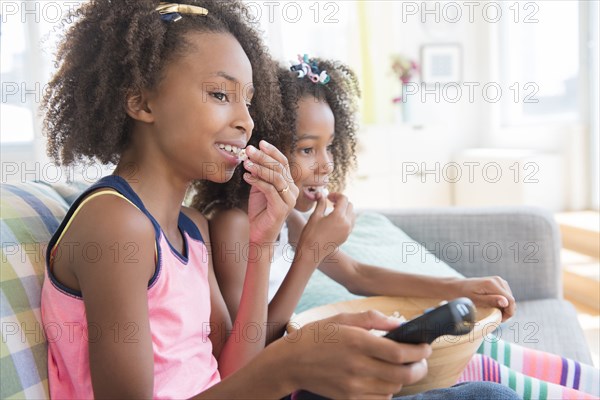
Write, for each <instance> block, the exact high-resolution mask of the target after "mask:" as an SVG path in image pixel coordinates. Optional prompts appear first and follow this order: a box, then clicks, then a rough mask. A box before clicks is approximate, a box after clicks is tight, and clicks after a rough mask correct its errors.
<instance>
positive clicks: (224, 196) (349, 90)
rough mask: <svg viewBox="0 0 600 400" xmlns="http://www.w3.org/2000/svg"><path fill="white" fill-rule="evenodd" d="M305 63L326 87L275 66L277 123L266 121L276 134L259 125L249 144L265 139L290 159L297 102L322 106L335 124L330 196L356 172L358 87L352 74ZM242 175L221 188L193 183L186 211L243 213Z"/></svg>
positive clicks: (332, 64) (245, 188)
mask: <svg viewBox="0 0 600 400" xmlns="http://www.w3.org/2000/svg"><path fill="white" fill-rule="evenodd" d="M310 62H311V63H313V62H315V63H316V65H317V67H318V69H319V70H320V71H327V74H328V75H329V76H330V78H331V79H330V80H329V82H328V83H326V84H324V85H323V84H320V83H313V82H312V81H311V80H310V79H309V78H308V77H304V78H298V75H297V73H295V72H292V71H290V69H289V68H285V67H281V66H280V67H279V68H278V73H277V77H278V83H279V85H278V89H279V90H280V91H281V104H280V105H281V108H282V110H283V114H282V119H281V120H280V121H271V124H272V125H271V126H273V127H276V128H277V130H276V131H273V130H270V129H269V127H267V126H264V125H262V124H261V123H260V122H258V123H256V124H255V127H254V133H253V135H252V142H253V143H258V141H259V140H261V139H265V140H267V141H268V142H270V143H272V144H273V145H275V146H276V147H278V148H279V149H280V150H282V151H283V153H284V154H287V155H289V154H291V153H292V152H293V150H294V148H295V144H296V134H295V133H296V120H297V114H298V103H299V101H300V99H302V98H303V97H312V98H314V99H317V100H319V101H325V102H326V103H327V104H328V105H329V107H330V108H331V111H332V112H333V115H334V118H335V136H334V139H333V143H332V153H333V162H334V169H333V172H332V174H331V177H330V179H329V188H330V189H331V190H332V191H340V190H343V189H344V187H345V184H346V178H347V175H348V172H350V171H351V170H352V169H354V167H355V166H356V156H355V152H356V132H357V130H358V123H357V120H356V115H357V111H358V100H359V98H360V87H359V84H358V79H357V77H356V74H355V73H354V72H353V71H352V69H350V68H349V67H348V66H346V65H345V64H342V63H341V62H338V61H333V60H322V59H319V58H313V59H311V60H310ZM290 161H291V162H293V160H290ZM242 173H243V171H242V168H238V170H236V175H235V176H234V178H232V179H231V180H230V181H229V182H227V183H225V184H215V183H211V182H207V181H198V182H196V183H195V184H194V189H195V194H194V197H193V199H192V201H191V206H192V207H194V208H196V209H197V210H199V211H200V212H203V213H204V214H206V215H210V213H211V212H212V211H214V209H215V208H234V207H238V208H242V209H245V208H246V207H247V200H248V194H249V192H250V186H249V185H248V184H247V183H246V182H245V181H243V179H242V178H241V175H242Z"/></svg>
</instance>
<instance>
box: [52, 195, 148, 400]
mask: <svg viewBox="0 0 600 400" xmlns="http://www.w3.org/2000/svg"><path fill="white" fill-rule="evenodd" d="M100 199H101V200H100V201H99V200H98V199H93V200H91V201H90V202H89V203H87V204H86V205H85V206H84V207H83V208H82V209H81V210H80V212H79V214H78V215H77V216H76V217H75V218H74V219H73V222H72V224H71V227H70V228H69V230H68V231H67V232H66V234H65V237H64V238H63V241H62V242H61V243H65V242H75V243H78V244H79V245H80V246H77V247H78V248H79V249H81V248H83V246H85V245H89V244H93V245H94V247H95V248H96V249H97V250H98V251H97V254H98V259H94V260H93V261H92V260H90V258H89V257H87V256H86V254H85V252H81V251H76V252H74V254H73V257H68V260H60V261H59V262H67V263H68V269H69V270H71V271H72V272H73V274H74V276H75V278H76V280H77V282H78V285H79V288H80V289H81V292H82V295H83V301H84V305H85V312H86V317H87V323H88V326H90V327H91V326H93V327H94V328H95V329H96V330H98V331H99V332H101V334H99V335H97V338H95V339H96V340H90V341H89V342H88V343H89V361H90V374H91V379H92V386H93V390H94V396H95V397H96V398H149V397H152V396H153V389H154V361H153V350H152V341H151V335H150V326H149V317H148V303H147V289H148V281H149V280H150V279H151V277H152V275H153V273H154V270H155V262H154V229H153V227H152V225H151V223H150V221H149V220H148V218H147V217H146V216H145V215H143V214H142V213H141V212H140V211H139V210H137V209H136V208H134V207H133V206H132V205H130V204H129V203H127V202H126V201H125V200H123V199H121V198H118V197H115V196H108V195H106V196H102V197H101V198H100ZM106 215H110V216H111V217H112V218H114V220H118V221H122V223H120V224H113V223H110V222H108V221H107V219H106ZM131 244H133V246H135V249H136V253H135V256H134V258H133V260H127V262H126V261H125V260H124V259H123V258H119V257H118V254H119V253H118V252H115V251H114V249H115V247H114V246H119V248H123V246H130V245H131ZM59 246H60V244H59ZM55 267H56V265H55ZM130 327H133V328H134V330H135V334H134V336H133V337H129V336H127V335H126V333H130V332H131V331H130V330H129V331H128V329H129V328H130ZM115 329H116V330H117V331H115ZM126 336H127V337H128V339H127V340H126V339H125V337H126Z"/></svg>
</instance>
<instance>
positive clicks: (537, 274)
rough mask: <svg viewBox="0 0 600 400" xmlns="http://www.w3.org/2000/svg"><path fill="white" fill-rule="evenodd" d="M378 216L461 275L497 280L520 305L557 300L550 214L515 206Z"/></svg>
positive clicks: (556, 245)
mask: <svg viewBox="0 0 600 400" xmlns="http://www.w3.org/2000/svg"><path fill="white" fill-rule="evenodd" d="M379 212H381V211H379ZM383 213H384V214H385V215H386V216H387V217H388V218H389V219H390V220H391V221H392V222H393V223H394V224H396V225H397V226H398V227H400V228H401V229H402V230H404V231H405V232H406V233H407V234H408V235H409V236H411V237H412V238H413V239H414V240H416V241H418V242H420V243H421V244H423V245H424V246H425V247H426V248H427V249H428V250H429V251H431V252H432V253H433V254H435V255H436V256H437V257H439V258H440V259H442V260H443V261H445V262H446V263H447V264H448V265H450V266H451V267H453V268H454V269H456V270H457V271H459V272H460V273H462V274H463V275H465V276H469V277H476V276H490V275H499V276H501V277H502V278H504V279H506V280H507V281H508V283H509V284H510V286H511V288H512V290H513V294H514V295H515V298H516V299H517V300H519V301H523V300H533V299H544V298H562V284H561V275H560V253H559V252H560V247H561V245H560V233H559V229H558V226H557V224H556V222H555V221H554V218H553V216H552V214H550V213H549V212H546V211H544V210H541V209H538V208H533V207H524V206H516V207H484V208H461V207H452V208H428V209H402V210H385V211H383Z"/></svg>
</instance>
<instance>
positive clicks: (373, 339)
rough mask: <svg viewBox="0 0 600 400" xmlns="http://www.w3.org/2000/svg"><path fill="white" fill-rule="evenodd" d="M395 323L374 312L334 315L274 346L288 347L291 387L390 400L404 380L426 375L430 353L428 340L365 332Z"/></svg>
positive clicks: (325, 393)
mask: <svg viewBox="0 0 600 400" xmlns="http://www.w3.org/2000/svg"><path fill="white" fill-rule="evenodd" d="M397 326H398V322H397V321H393V320H391V319H389V318H387V317H386V316H385V315H383V314H381V313H379V312H377V311H367V312H363V313H358V314H339V315H337V316H334V317H331V318H328V319H324V320H321V321H317V322H313V323H311V324H309V325H307V326H305V327H303V328H302V329H300V330H298V331H296V332H293V333H292V334H290V335H288V336H286V337H285V338H283V339H281V340H279V341H278V342H276V343H274V345H276V346H281V347H282V348H287V351H289V352H291V354H290V356H291V357H290V360H293V361H290V364H289V368H294V369H295V370H294V371H292V374H293V376H295V377H297V378H296V379H297V382H296V385H297V386H296V385H294V386H296V387H301V388H303V389H305V390H308V391H310V392H313V393H318V394H320V395H322V396H326V397H327V398H333V399H335V398H343V399H348V398H359V399H360V398H369V399H379V398H382V399H389V398H390V396H391V395H392V394H394V393H397V392H399V391H400V389H401V388H402V386H403V385H406V384H411V383H414V382H417V381H418V380H420V379H422V378H423V377H425V375H426V374H427V363H426V361H425V359H426V358H427V357H429V356H430V355H431V347H430V346H429V345H427V344H420V345H414V344H405V343H396V342H394V341H393V340H390V339H386V338H382V337H377V336H375V335H372V334H371V333H369V331H368V329H378V330H390V329H393V328H395V327H397ZM280 351H282V350H280ZM283 351H285V350H283ZM283 351H282V352H283ZM288 354H289V353H288Z"/></svg>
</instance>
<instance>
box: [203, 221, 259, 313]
mask: <svg viewBox="0 0 600 400" xmlns="http://www.w3.org/2000/svg"><path fill="white" fill-rule="evenodd" d="M209 226H210V244H211V246H212V252H211V254H212V255H213V257H212V258H213V266H214V270H215V275H216V278H217V281H218V283H219V287H220V289H221V293H222V294H223V299H224V300H225V303H226V304H227V309H228V310H229V314H230V315H231V319H232V320H235V318H236V316H237V312H238V307H239V305H240V300H241V298H242V290H243V288H244V279H245V277H246V267H247V263H246V262H247V254H248V241H249V237H248V233H249V230H250V226H249V223H248V215H247V214H246V213H245V212H244V211H242V210H239V209H230V210H219V211H216V212H215V214H214V215H213V216H212V217H211V219H210V221H209Z"/></svg>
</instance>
